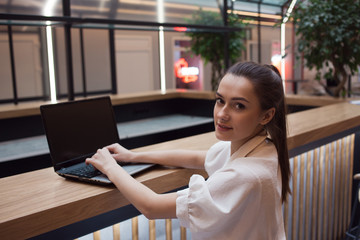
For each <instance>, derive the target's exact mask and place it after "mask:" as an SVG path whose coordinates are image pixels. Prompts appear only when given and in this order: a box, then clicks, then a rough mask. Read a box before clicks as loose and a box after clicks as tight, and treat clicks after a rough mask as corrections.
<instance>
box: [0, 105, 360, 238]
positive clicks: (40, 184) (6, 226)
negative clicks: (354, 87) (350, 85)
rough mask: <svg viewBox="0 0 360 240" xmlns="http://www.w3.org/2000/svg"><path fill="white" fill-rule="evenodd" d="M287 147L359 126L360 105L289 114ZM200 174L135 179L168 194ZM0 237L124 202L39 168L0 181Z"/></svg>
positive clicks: (190, 141)
mask: <svg viewBox="0 0 360 240" xmlns="http://www.w3.org/2000/svg"><path fill="white" fill-rule="evenodd" d="M288 121H289V124H288V125H289V139H288V141H289V147H290V149H292V148H295V147H299V146H301V145H303V144H307V143H309V142H311V141H316V140H319V139H321V138H326V137H329V136H330V135H332V134H336V133H339V132H342V131H346V130H349V129H353V128H359V126H360V106H356V105H351V104H347V103H340V104H333V105H329V106H325V107H321V108H317V109H313V110H309V111H304V112H299V113H295V114H290V115H289V116H288ZM216 141H217V140H216V138H215V136H214V133H213V132H211V133H206V134H202V135H197V136H192V137H188V138H184V139H179V140H174V141H170V142H165V143H161V144H156V145H151V146H147V147H143V148H140V149H136V151H144V150H161V149H199V150H204V149H208V148H209V147H210V146H211V145H213V144H214V143H215V142H216ZM194 173H201V174H204V172H202V171H195V170H185V169H168V168H161V167H158V168H155V169H153V170H151V171H149V172H146V173H144V174H141V175H139V176H138V177H137V180H138V181H140V182H142V183H144V184H145V185H147V186H148V187H150V188H151V189H153V190H155V191H156V192H167V191H170V190H173V189H176V188H178V187H181V186H184V185H186V184H187V183H188V181H189V178H190V176H191V175H192V174H194ZM0 192H1V198H0V236H2V237H5V239H24V238H29V237H32V236H37V235H39V234H42V233H45V232H48V231H51V230H54V229H57V228H60V227H63V226H66V225H69V224H72V223H75V222H78V221H81V220H84V219H87V218H90V217H93V216H96V215H99V214H102V213H106V212H109V211H111V210H114V209H117V208H119V207H122V206H124V205H127V204H128V201H127V200H126V199H125V198H124V197H123V196H122V194H121V193H120V192H119V191H117V189H115V188H114V187H101V186H93V185H90V184H85V183H78V182H72V181H68V180H65V179H63V178H61V177H59V176H57V175H56V174H55V173H54V172H53V169H51V168H48V169H43V170H39V171H34V172H29V173H25V174H21V175H15V176H11V177H7V178H3V179H0Z"/></svg>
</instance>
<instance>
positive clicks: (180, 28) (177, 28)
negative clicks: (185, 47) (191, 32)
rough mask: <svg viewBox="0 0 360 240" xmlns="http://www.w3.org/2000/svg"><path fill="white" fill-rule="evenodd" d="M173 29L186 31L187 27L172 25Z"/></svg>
mask: <svg viewBox="0 0 360 240" xmlns="http://www.w3.org/2000/svg"><path fill="white" fill-rule="evenodd" d="M174 30H175V31H177V32H186V30H187V27H174Z"/></svg>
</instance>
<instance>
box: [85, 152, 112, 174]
mask: <svg viewBox="0 0 360 240" xmlns="http://www.w3.org/2000/svg"><path fill="white" fill-rule="evenodd" d="M85 163H86V164H91V165H93V166H94V167H95V168H96V169H98V170H99V171H100V172H102V173H104V174H105V175H108V173H109V171H110V170H112V169H114V168H116V167H119V165H118V164H117V163H116V160H115V159H114V158H113V156H112V155H111V153H110V152H109V150H108V149H107V148H102V149H99V150H97V152H96V153H95V154H94V155H93V156H92V157H91V158H87V159H86V160H85Z"/></svg>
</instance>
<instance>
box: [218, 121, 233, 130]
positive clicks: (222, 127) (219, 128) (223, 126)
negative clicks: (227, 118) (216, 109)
mask: <svg viewBox="0 0 360 240" xmlns="http://www.w3.org/2000/svg"><path fill="white" fill-rule="evenodd" d="M216 126H217V129H218V130H219V131H228V130H231V129H232V128H231V127H228V126H226V125H223V124H220V123H218V124H217V125H216Z"/></svg>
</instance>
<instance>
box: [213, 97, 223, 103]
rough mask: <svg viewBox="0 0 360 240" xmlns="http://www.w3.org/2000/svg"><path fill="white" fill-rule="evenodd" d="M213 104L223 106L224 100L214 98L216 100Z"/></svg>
mask: <svg viewBox="0 0 360 240" xmlns="http://www.w3.org/2000/svg"><path fill="white" fill-rule="evenodd" d="M215 102H216V103H217V104H224V100H222V99H221V98H216V99H215Z"/></svg>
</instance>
